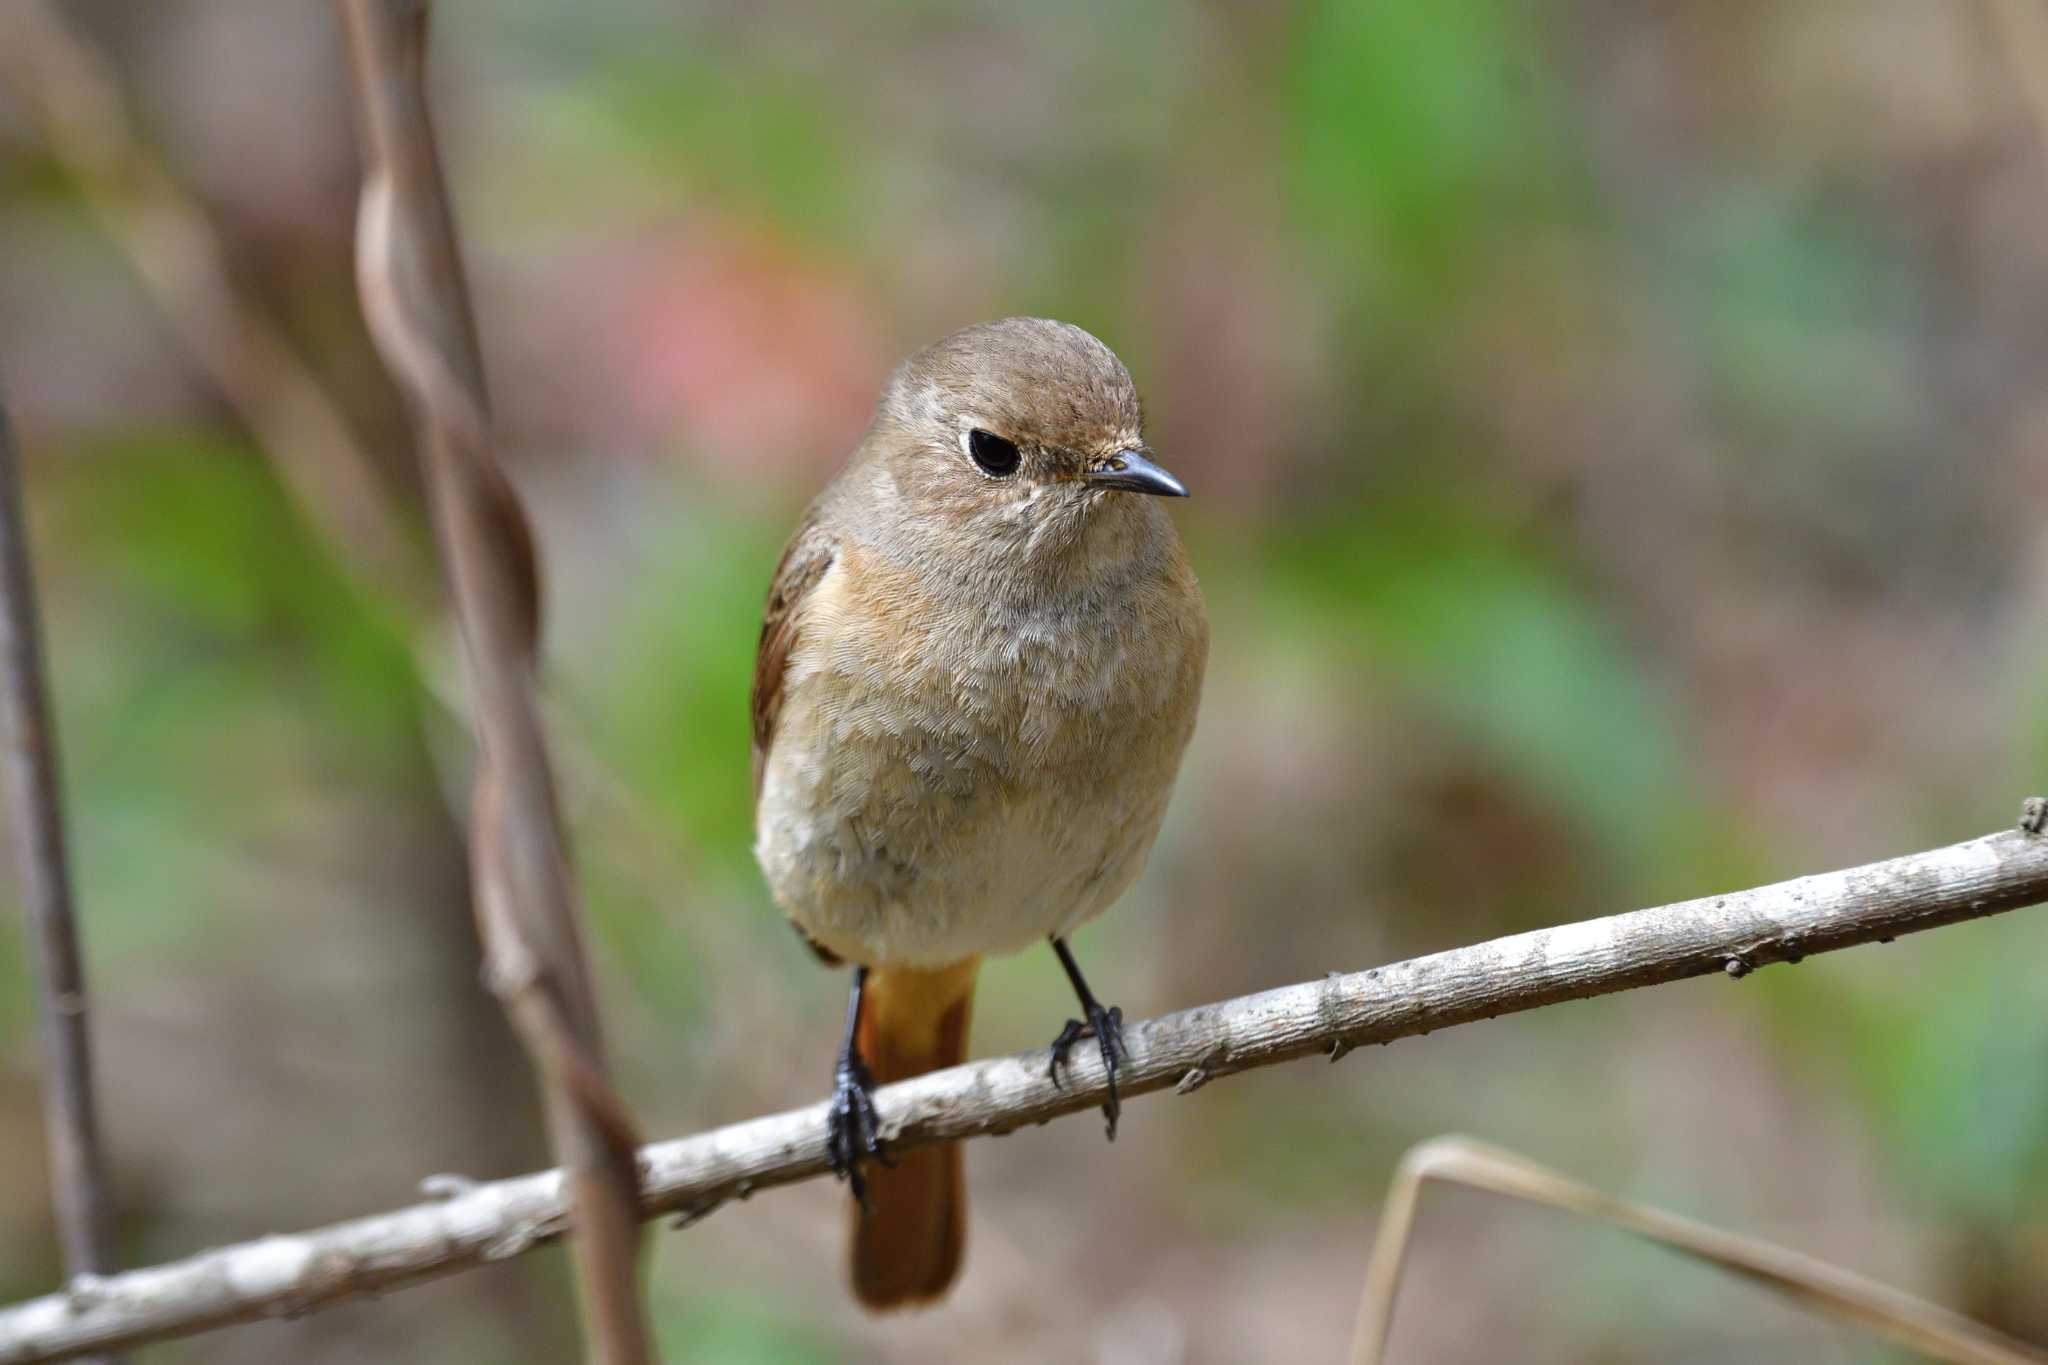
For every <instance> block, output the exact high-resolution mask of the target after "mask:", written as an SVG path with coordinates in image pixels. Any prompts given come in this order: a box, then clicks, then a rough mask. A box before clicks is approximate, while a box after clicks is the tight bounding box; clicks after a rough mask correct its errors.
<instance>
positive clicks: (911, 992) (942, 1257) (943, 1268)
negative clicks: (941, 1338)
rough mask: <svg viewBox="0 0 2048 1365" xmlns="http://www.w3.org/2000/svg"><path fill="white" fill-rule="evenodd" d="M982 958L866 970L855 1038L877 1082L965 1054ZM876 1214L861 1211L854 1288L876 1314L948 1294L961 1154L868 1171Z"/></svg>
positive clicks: (907, 1156)
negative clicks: (934, 966) (933, 967)
mask: <svg viewBox="0 0 2048 1365" xmlns="http://www.w3.org/2000/svg"><path fill="white" fill-rule="evenodd" d="M980 968H981V959H980V958H969V959H968V960H967V961H965V962H962V963H960V964H959V965H958V966H953V967H944V968H941V969H940V970H938V971H935V972H925V971H909V970H903V969H898V968H890V969H888V970H886V971H885V970H882V969H880V968H877V969H875V970H873V971H871V972H869V973H868V983H867V991H866V996H865V998H864V999H863V1001H862V1003H861V1013H860V1029H859V1033H858V1035H857V1037H858V1039H859V1044H860V1055H861V1057H862V1058H863V1059H865V1060H866V1062H867V1064H868V1069H869V1070H870V1071H871V1072H873V1073H874V1078H875V1083H876V1084H877V1085H887V1084H888V1083H889V1082H890V1081H904V1080H909V1079H910V1078H911V1077H912V1076H922V1075H923V1074H924V1073H925V1072H927V1071H936V1070H938V1069H939V1068H940V1067H942V1066H952V1065H954V1064H955V1063H957V1062H961V1061H964V1060H965V1059H966V1057H967V1017H968V1015H969V1013H970V1012H971V1011H972V1009H973V1005H974V974H975V973H976V972H977V971H978V970H980ZM865 1174H866V1176H867V1181H868V1198H869V1202H870V1204H871V1209H870V1211H869V1212H868V1213H866V1214H865V1215H864V1214H863V1213H862V1212H861V1208H860V1206H859V1205H858V1204H856V1205H854V1208H853V1292H854V1293H855V1294H857V1295H859V1297H860V1301H861V1302H862V1303H863V1304H865V1305H867V1306H868V1307H869V1308H870V1309H873V1310H875V1311H877V1312H880V1311H882V1310H884V1309H889V1308H908V1307H911V1306H913V1305H915V1304H921V1303H929V1302H931V1301H932V1300H933V1299H936V1298H938V1297H939V1296H940V1295H941V1294H943V1293H945V1292H946V1289H947V1286H949V1285H951V1284H952V1283H953V1276H954V1275H956V1274H958V1273H959V1270H960V1251H961V1246H962V1244H963V1243H964V1242H965V1240H966V1237H967V1185H966V1182H965V1180H964V1179H963V1178H962V1175H961V1169H960V1148H959V1146H958V1145H957V1144H954V1143H948V1144H946V1145H945V1146H943V1147H925V1148H922V1149H920V1150H918V1151H915V1152H905V1153H904V1154H903V1155H902V1156H900V1157H898V1158H896V1164H895V1166H893V1167H889V1166H883V1165H881V1164H880V1163H879V1162H877V1163H873V1164H870V1165H868V1166H867V1167H866V1168H865Z"/></svg>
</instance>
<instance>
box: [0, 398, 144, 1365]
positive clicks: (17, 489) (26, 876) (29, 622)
mask: <svg viewBox="0 0 2048 1365" xmlns="http://www.w3.org/2000/svg"><path fill="white" fill-rule="evenodd" d="M0 695H4V705H5V710H6V715H7V732H8V741H9V743H8V749H7V787H8V799H9V803H10V804H11V805H12V806H13V809H14V845H15V860H16V863H17V864H18V866H19V869H20V875H21V893H22V900H23V901H24V902H26V904H27V907H28V920H29V928H30V932H31V935H32V936H33V937H34V939H35V942H36V957H37V966H38V977H39V983H40V985H41V987H42V991H41V996H42V1016H43V1018H42V1044H43V1110H44V1116H45V1123H46V1126H47V1129H48V1140H49V1147H50V1186H51V1193H52V1195H53V1196H54V1202H55V1204H56V1210H57V1237H58V1241H59V1242H60V1243H61V1244H62V1247H63V1253H64V1268H65V1270H66V1271H67V1272H68V1273H69V1274H70V1275H71V1277H72V1278H73V1280H74V1282H75V1281H77V1280H79V1279H80V1277H91V1276H97V1275H105V1274H107V1273H109V1272H111V1271H112V1270H113V1269H114V1267H115V1264H116V1262H115V1259H114V1219H113V1200H112V1197H111V1195H110V1194H109V1191H108V1186H107V1171H106V1155H105V1152H104V1150H103V1148H102V1146H101V1142H100V1125H99V1114H98V1106H97V1103H96V1101H95V1099H94V1094H93V1081H92V1073H93V1068H92V1029H91V1027H90V1023H89V1020H88V1019H87V1016H86V1000H87V997H86V991H85V963H84V960H83V955H82V954H81V953H80V951H79V946H78V917H77V911H76V907H75V905H74V903H73V897H72V893H71V863H70V859H69V857H68V855H67V853H66V850H65V844H64V807H63V799H64V798H63V785H62V782H61V780H60V778H59V774H58V768H57V731H56V726H55V724H54V721H53V719H52V717H51V714H50V695H49V686H48V681H47V678H46V676H45V667H44V659H43V629H42V620H41V615H40V613H39V612H38V610H37V608H36V586H35V568H34V565H33V564H32V563H31V562H30V558H29V549H28V518H27V516H26V514H25V513H24V511H23V508H22V493H21V467H20V461H19V460H18V459H17V458H16V455H15V450H14V438H13V433H12V431H11V429H10V427H9V424H8V421H7V408H6V404H5V402H4V401H0ZM101 1359H102V1360H109V1361H110V1360H112V1359H113V1357H101Z"/></svg>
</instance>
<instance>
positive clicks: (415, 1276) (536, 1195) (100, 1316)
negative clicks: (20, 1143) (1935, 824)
mask: <svg viewBox="0 0 2048 1365" xmlns="http://www.w3.org/2000/svg"><path fill="white" fill-rule="evenodd" d="M2042 901H2048V836H2043V835H2040V834H2034V833H2026V832H2022V831H2017V830H2012V831H2007V832H2005V833H2001V834H1993V835H1989V836H1986V837H1985V838H1981V839H1973V840H1971V841H1970V842H1968V843H1962V844H1954V845H1951V846H1950V847H1948V848H1941V849H1935V850H1933V851H1931V852H1927V853H1915V854H1911V855H1908V856H1906V857H1903V858H1893V859H1891V860H1889V861H1887V862H1881V863H1870V864H1867V865H1866V866H1863V867H1856V868H1850V869H1848V870H1846V871H1841V872H1829V873H1823V874H1821V875H1818V876H1813V877H1802V878H1799V879H1798V880H1796V881H1790V882H1780V883H1778V884H1776V885H1773V886H1765V887H1759V888H1757V889H1755V890H1751V891H1735V892H1730V893H1728V894H1727V895H1723V896H1708V897H1704V898H1702V899H1699V900H1692V901H1682V902H1680V903H1678V904H1675V905H1665V906H1658V907H1656V908H1653V909H1648V910H1636V911H1632V912H1630V913H1628V914H1625V915H1613V916H1609V917H1608V918H1605V919H1594V920H1585V921H1582V922H1580V923H1577V924H1566V925H1560V926H1558V927H1556V928H1552V929H1539V930H1536V931H1534V932H1532V933H1526V934H1516V935H1514V936H1512V937H1510V938H1502V939H1495V940H1493V941H1491V942H1488V943H1480V944H1475V945H1473V946H1471V947H1468V948H1454V949H1451V950H1450V951H1448V952H1442V953H1435V954H1432V955H1430V956H1428V957H1420V958H1414V959H1411V960H1410V961H1407V962H1399V963H1395V964H1393V965H1391V966H1386V967H1379V968H1374V969H1373V970H1370V971H1363V972H1352V973H1349V974H1334V975H1332V976H1330V977H1328V978H1326V979H1324V980H1321V981H1310V982H1305V983H1303V984H1301V985H1297V986H1286V987H1282V988H1280V989H1278V990H1270V991H1265V992H1262V993H1260V994H1258V995H1248V996H1242V997H1240V998H1238V999H1235V1000H1225V1001H1220V1002H1218V1003H1216V1004H1212V1005H1203V1006H1200V1007H1198V1008H1195V1009H1191V1010H1186V1011H1183V1012H1182V1013H1179V1014H1171V1015H1167V1016H1165V1017H1163V1018H1160V1019H1155V1020H1152V1021H1150V1022H1149V1023H1144V1024H1133V1025H1130V1026H1128V1027H1127V1028H1126V1030H1125V1041H1126V1042H1127V1043H1128V1044H1129V1048H1130V1060H1129V1061H1128V1062H1127V1063H1126V1065H1125V1069H1124V1070H1123V1071H1121V1072H1120V1073H1119V1089H1120V1090H1121V1092H1122V1093H1123V1095H1124V1096H1125V1097H1126V1098H1129V1097H1132V1096H1136V1095H1141V1094H1147V1093H1150V1092H1152V1091H1157V1090H1167V1089H1171V1090H1174V1091H1175V1092H1176V1093H1186V1092H1188V1091H1190V1090H1194V1089H1197V1088H1199V1087H1200V1086H1202V1085H1204V1084H1206V1083H1207V1082H1208V1081H1210V1080H1213V1079H1215V1078H1217V1077H1219V1076H1227V1075H1230V1074H1231V1073H1233V1072H1238V1071H1246V1070H1250V1069H1251V1068H1253V1067H1260V1066H1271V1065H1273V1064H1274V1063H1276V1062H1284V1061H1288V1060H1290V1059H1293V1058H1296V1057H1305V1056H1308V1055H1309V1054H1311V1053H1321V1054H1324V1055H1327V1056H1330V1057H1332V1058H1333V1059H1334V1058H1336V1057H1341V1056H1343V1055H1344V1054H1345V1053H1347V1052H1349V1051H1350V1050H1351V1049H1353V1048H1355V1047H1361V1046H1364V1045H1365V1044H1368V1043H1390V1042H1392V1041H1394V1040H1395V1039H1396V1038H1406V1037H1411V1036H1414V1035H1416V1034H1423V1033H1428V1032H1430V1031H1432V1030H1434V1029H1442V1028H1450V1027H1452V1026H1453V1025H1457V1024H1469V1023H1474V1022H1476V1021H1478V1020H1481V1019H1492V1018H1494V1017H1495V1016H1497V1015H1503V1014H1517V1013H1520V1012H1521V1011H1524V1010H1531V1009H1537V1008H1539V1007H1541V1006H1544V1005H1554V1004H1558V1003H1560V1002H1562V1001H1566V1000H1582V999H1586V998H1588V997H1590V996H1596V995H1608V994H1611V993H1613V992H1616V991H1624V990H1631V989H1634V988H1635V987H1638V986H1654V985H1659V984H1661V983H1664V982H1668V981H1678V980H1682V979H1684V978H1687V977H1695V976H1708V975H1717V974H1718V975H1726V976H1729V977H1741V976H1746V975H1748V974H1749V973H1750V972H1753V971H1755V970H1757V969H1758V968H1761V967H1764V966H1766V965H1769V964H1771V963H1778V962H1797V961H1799V960H1800V959H1801V958H1803V957H1808V956H1811V955H1813V954H1815V953H1823V952H1830V951H1833V950H1835V949H1838V948H1848V947H1852V946H1854V945H1856V944H1859V943H1880V942H1887V941H1889V940H1891V939H1893V938H1896V937H1899V936H1900V935H1903V934H1910V933H1916V932H1918V931H1920V930H1923V929H1933V928H1938V927H1940V926H1942V925H1945V924H1954V923H1957V922H1959V921H1962V920H1969V919H1977V918H1981V917H1983V916H1986V915H1994V914H1998V913H2000V912H2002V911H2006V910H2014V909H2018V908H2019V907H2021V906H2024V905H2033V904H2037V903H2039V902H2042ZM1048 1060H1049V1054H1048V1053H1047V1052H1046V1051H1045V1050H1043V1049H1041V1050H1039V1051H1035V1052H1026V1053H1019V1054H1017V1055H1015V1056H1010V1057H1000V1058H995V1059H993V1060H989V1061H982V1062H974V1063H970V1064H969V1065H966V1066H956V1067H952V1068H949V1069H947V1070H945V1071H935V1072H933V1073H931V1074H930V1075H926V1076H920V1077H918V1078H917V1079H915V1080H911V1081H904V1082H901V1083H900V1084H897V1085H892V1086H888V1087H886V1088H884V1089H883V1090H881V1091H880V1092H879V1093H878V1094H877V1095H876V1103H877V1106H878V1108H879V1109H880V1111H881V1115H882V1129H883V1136H884V1137H885V1138H886V1139H887V1140H888V1141H889V1142H890V1143H891V1144H893V1145H894V1146H896V1147H898V1148H899V1149H904V1150H908V1149H910V1148H915V1147H921V1146H924V1145H925V1144H927V1143H933V1142H944V1141H953V1140H957V1139H960V1138H969V1137H979V1136H984V1135H988V1134H997V1133H1008V1132H1011V1131H1013V1130H1015V1129H1017V1128H1021V1127H1023V1126H1025V1125H1026V1124H1036V1123H1044V1122H1046V1121H1048V1120H1050V1119H1054V1118H1058V1117H1060V1116H1061V1115H1063V1114H1072V1113H1076V1112H1079V1111H1081V1110H1092V1109H1094V1108H1095V1107H1097V1106H1098V1105H1100V1104H1101V1103H1102V1101H1103V1098H1104V1095H1105V1086H1104V1083H1103V1075H1102V1066H1101V1063H1100V1062H1099V1061H1097V1060H1094V1059H1092V1058H1089V1057H1077V1058H1076V1060H1075V1066H1074V1071H1073V1074H1072V1075H1071V1076H1069V1077H1068V1078H1067V1079H1066V1081H1065V1082H1064V1083H1063V1084H1060V1085H1055V1084H1054V1083H1053V1082H1052V1080H1051V1079H1050V1078H1049V1077H1048V1075H1047V1070H1046V1067H1047V1062H1048ZM1063 1074H1065V1073H1063ZM825 1109H826V1106H825V1105H824V1104H823V1103H819V1104H814V1105H811V1106H809V1107H807V1108H803V1109H796V1110H792V1111H790V1112H788V1113H784V1114H776V1115H773V1116H770V1117H766V1118H758V1119H753V1120H750V1121H748V1122H745V1123H737V1124H733V1125H731V1126H729V1127H725V1128H719V1129H715V1130H713V1131H711V1132H708V1133H700V1134H698V1135H696V1136H694V1137H686V1138H678V1139H675V1140H673V1141H669V1142H658V1143H655V1144H653V1145H651V1146H648V1147H645V1148H643V1149H641V1152H640V1157H639V1164H640V1180H641V1185H640V1216H641V1217H643V1218H656V1217H661V1216H663V1215H670V1214H673V1215H678V1217H679V1221H681V1222H693V1221H695V1220H697V1219H699V1218H702V1217H703V1216H705V1215H706V1214H708V1213H710V1212H711V1211H712V1210H714V1209H716V1208H717V1207H718V1206H719V1205H721V1204H723V1203H725V1202H726V1201H728V1200H733V1199H744V1198H746V1197H747V1196H748V1195H749V1194H751V1193H753V1192H754V1191H755V1190H758V1189H765V1188H767V1187H769V1186H771V1185H786V1184H790V1183H793V1182H795V1181H799V1180H809V1179H811V1178H813V1177H816V1176H819V1175H823V1174H825V1173H826V1171H827V1170H828V1169H829V1165H828V1162H827V1159H826V1155H825ZM433 1188H434V1190H435V1192H437V1193H441V1194H444V1195H446V1197H445V1198H443V1199H441V1200H439V1201H437V1202H434V1203H427V1204H418V1205H414V1206H413V1207H411V1208H406V1209H400V1210H398V1211H396V1212H393V1213H388V1214H382V1215H378V1216H375V1217H369V1218H361V1219H357V1220H355V1221H354V1222H349V1223H337V1224H334V1225H332V1226H329V1227H325V1228H321V1229H318V1230H315V1231H312V1232H307V1233H301V1234H299V1235H297V1236H282V1237H267V1238H264V1239H262V1240H261V1241H257V1242H250V1243H246V1244H244V1245H241V1246H234V1247H226V1248H223V1249H221V1250H217V1251H209V1252H205V1253H203V1254H201V1255H198V1256H194V1257H191V1258H189V1259H187V1260H183V1261H177V1262H174V1263H172V1264H169V1265H164V1266H158V1267H156V1268H154V1269H150V1270H137V1271H130V1272H128V1273H127V1274H124V1275H118V1276H115V1277H113V1278H112V1279H110V1280H108V1281H106V1282H104V1283H102V1284H100V1285H98V1286H96V1287H95V1289H94V1292H93V1293H92V1294H91V1295H90V1296H89V1297H67V1296H66V1295H64V1294H52V1295H49V1296H47V1297H44V1298H40V1299H33V1300H30V1301H29V1302H27V1303H23V1304H18V1305H16V1306H15V1307H12V1308H8V1309H0V1365H27V1363H28V1362H31V1361H45V1360H57V1359H62V1358H64V1357H65V1356H66V1354H67V1353H75V1352H79V1351H84V1350H90V1349H93V1348H95V1347H100V1346H109V1345H129V1344H132V1343H137V1342H143V1341H155V1340H160V1339H162V1338H165V1337H172V1336H179V1335H184V1334H188V1333H192V1332H198V1331H202V1330H204V1329H206V1328H209V1327H218V1326H221V1325H224V1324H226V1323H232V1322H246V1321H250V1320H253V1319H256V1318H261V1317H266V1316H274V1315H277V1314H281V1313H298V1312H305V1311H308V1310H311V1309H315V1308H320V1307H325V1306H327V1305H329V1304H333V1303H339V1302H342V1301H344V1300H347V1299H351V1298H356V1297H359V1296H361V1295H364V1294H370V1293H380V1292H383V1291H386V1290H390V1289H395V1288H398V1287H400V1286H403V1285H408V1284H414V1283H417V1282H419V1281H422V1280H427V1279H431V1278H434V1277H436V1276H440V1275H448V1274H453V1273H455V1272H457V1271H461V1270H467V1269H470V1268H472V1267H474V1266H477V1265H481V1264H483V1263H485V1262H487V1261H492V1260H497V1259H500V1258H502V1257H506V1256H512V1255H517V1254H518V1253H520V1252H523V1251H525V1250H527V1249H528V1248H530V1247H532V1246H535V1245H537V1244H539V1243H541V1242H545V1241H548V1240H550V1239H552V1238H555V1237H558V1236H560V1235H561V1234H562V1233H563V1231H564V1230H565V1227H566V1222H567V1217H568V1214H567V1204H566V1201H565V1199H564V1197H563V1190H562V1174H561V1172H559V1171H546V1172H542V1173H539V1174H536V1175H526V1176H519V1177H516V1178H514V1179H511V1180H497V1181H492V1182H490V1183H488V1184H472V1183H469V1182H466V1181H457V1180H449V1179H443V1180H440V1181H437V1182H435V1183H434V1186H433Z"/></svg>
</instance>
